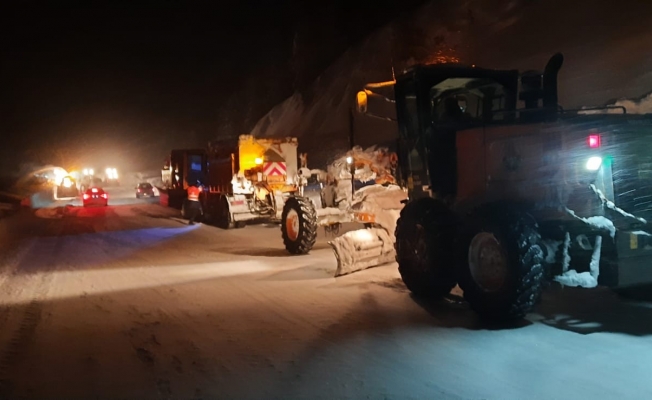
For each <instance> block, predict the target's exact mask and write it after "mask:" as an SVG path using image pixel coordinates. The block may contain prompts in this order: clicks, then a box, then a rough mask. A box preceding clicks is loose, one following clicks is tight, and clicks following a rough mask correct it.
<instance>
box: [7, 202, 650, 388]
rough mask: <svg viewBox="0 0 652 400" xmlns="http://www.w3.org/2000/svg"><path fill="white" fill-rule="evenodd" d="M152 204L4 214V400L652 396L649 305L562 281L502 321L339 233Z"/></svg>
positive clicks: (603, 290) (605, 291)
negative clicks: (367, 263)
mask: <svg viewBox="0 0 652 400" xmlns="http://www.w3.org/2000/svg"><path fill="white" fill-rule="evenodd" d="M172 216H176V212H174V211H172V210H168V209H163V208H161V207H160V206H158V205H155V204H133V205H124V206H114V207H109V208H107V209H93V210H78V209H75V210H73V211H72V212H67V213H65V214H64V215H63V216H58V215H53V214H45V215H42V217H46V218H41V217H39V216H36V215H34V214H32V213H29V212H23V213H20V214H17V215H14V216H12V217H9V218H7V219H4V220H0V251H1V255H2V259H1V264H0V265H1V269H0V327H1V328H0V398H3V399H4V398H26V399H45V398H60V399H63V398H65V399H72V398H99V399H105V398H106V399H115V398H128V399H149V398H151V399H169V398H171V399H199V398H204V399H214V398H224V399H240V398H250V399H295V398H301V399H338V398H350V399H360V398H371V399H385V398H390V399H404V398H413V399H448V398H451V399H552V398H554V399H593V398H599V399H619V400H622V399H644V398H652V381H650V380H649V376H652V363H650V361H649V360H650V359H651V358H652V304H649V303H641V302H626V301H624V300H621V299H620V298H618V297H617V296H615V295H613V294H612V293H611V292H609V291H608V290H605V289H595V290H592V291H586V290H585V291H582V290H578V289H568V288H566V289H561V288H559V287H552V288H550V289H549V290H548V292H547V293H546V295H545V299H544V303H543V304H542V305H541V306H540V307H539V310H538V313H536V314H532V315H530V316H529V319H528V320H527V321H523V322H522V323H519V324H516V325H513V326H507V327H496V326H487V325H484V324H483V323H481V322H480V321H478V319H477V318H476V317H475V315H474V314H473V313H472V312H471V311H469V309H468V308H467V306H466V305H465V304H464V303H463V302H461V301H460V300H459V299H458V298H456V297H455V296H452V297H451V298H450V299H448V300H446V301H442V302H436V303H432V304H428V303H419V302H416V301H415V300H414V299H412V297H411V296H410V295H409V294H408V293H407V291H406V290H405V288H404V286H403V285H402V283H401V282H400V280H399V276H398V273H397V271H396V266H395V265H388V266H384V267H380V268H375V269H371V270H366V271H362V272H359V273H356V274H353V275H349V276H344V277H341V278H337V279H335V278H332V272H333V270H334V269H335V267H336V262H335V259H334V257H333V255H332V253H331V250H330V249H329V248H328V246H327V244H326V241H325V238H324V237H323V235H322V237H321V238H320V239H319V242H318V244H317V246H316V249H315V250H314V251H313V252H312V254H311V255H308V256H296V257H291V256H288V255H287V254H286V253H285V251H284V250H283V248H282V244H281V239H280V232H279V229H278V228H277V227H276V226H273V227H267V226H260V225H259V226H248V227H246V228H244V229H238V230H230V231H224V230H220V229H217V228H214V227H211V226H206V225H196V226H192V227H191V226H187V225H184V224H182V223H181V222H179V221H177V220H175V219H171V218H169V217H172Z"/></svg>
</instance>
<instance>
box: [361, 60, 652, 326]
mask: <svg viewBox="0 0 652 400" xmlns="http://www.w3.org/2000/svg"><path fill="white" fill-rule="evenodd" d="M562 62H563V57H562V55H561V54H556V55H555V56H553V57H552V58H551V59H550V61H549V62H548V64H547V65H546V67H545V69H544V71H543V72H527V73H519V72H518V71H514V70H507V71H500V70H489V69H482V68H476V67H464V66H461V65H451V64H443V65H428V66H424V65H418V66H414V67H412V68H410V69H408V70H406V71H404V72H403V73H402V74H400V75H398V76H397V77H396V81H395V82H394V83H393V84H392V85H393V87H394V98H385V99H382V100H383V101H385V100H390V101H393V102H395V106H396V113H397V114H396V118H397V122H398V127H399V146H398V147H399V151H398V158H399V168H400V171H401V178H402V179H403V180H405V181H406V182H408V184H407V186H408V194H409V202H408V203H407V204H406V206H405V207H404V208H403V209H402V210H401V213H400V219H399V220H398V223H397V229H396V234H395V239H396V259H397V261H398V267H399V272H400V274H401V277H402V279H403V282H404V283H405V285H406V286H407V287H408V288H409V289H410V290H411V291H412V292H413V293H414V294H415V295H418V296H435V297H436V296H443V295H445V294H447V293H448V292H449V291H450V290H451V289H452V288H453V287H454V286H455V285H456V284H459V286H460V288H461V289H462V290H463V292H464V297H465V299H466V300H467V301H468V302H469V304H470V306H471V308H472V309H474V310H475V311H476V312H477V313H479V314H480V315H481V316H482V317H485V318H488V319H493V320H506V319H514V318H521V317H523V316H524V315H525V314H526V313H528V312H529V311H530V310H532V309H533V306H534V305H535V304H536V302H537V301H538V299H539V297H540V294H541V292H542V289H543V287H544V284H545V283H546V282H549V281H553V280H554V281H557V282H559V283H561V284H562V285H567V286H580V287H587V288H590V287H595V286H596V285H598V284H601V285H605V286H609V287H612V288H616V289H619V288H627V287H631V286H640V285H649V284H651V283H652V268H650V263H651V262H652V229H651V228H652V227H651V226H650V224H649V222H648V221H650V220H651V219H652V206H651V204H652V189H651V185H650V184H651V183H652V153H650V152H649V149H650V146H652V118H651V116H650V115H626V110H625V109H624V108H620V109H617V108H609V107H605V108H598V109H587V108H584V109H580V110H564V109H563V108H561V107H560V106H559V104H558V96H557V75H558V72H559V70H560V68H561V65H562ZM376 86H378V85H376ZM373 88H374V86H369V87H367V88H365V90H363V91H362V92H360V93H359V94H358V96H357V105H358V110H359V111H360V112H362V113H367V114H368V115H370V116H373V112H372V111H373V110H371V109H372V107H373V102H374V101H377V100H375V99H376V98H377V97H378V96H381V95H380V94H378V93H377V92H375V91H374V90H373ZM589 113H590V114H589ZM619 114H620V115H619Z"/></svg>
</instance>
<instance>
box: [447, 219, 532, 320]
mask: <svg viewBox="0 0 652 400" xmlns="http://www.w3.org/2000/svg"><path fill="white" fill-rule="evenodd" d="M540 240H541V236H540V235H539V232H538V228H537V225H536V223H535V221H534V219H533V218H532V217H530V216H529V215H527V214H525V213H521V212H518V211H515V210H513V209H509V208H507V207H500V208H491V209H486V210H484V212H480V213H476V214H475V215H474V216H472V217H471V218H470V219H469V223H468V224H467V226H466V229H464V230H463V233H462V234H461V235H460V239H459V241H458V243H459V248H458V256H459V262H458V282H459V285H460V288H461V289H462V290H463V291H464V298H465V299H466V301H468V303H469V305H470V306H471V308H472V309H473V310H474V311H475V312H477V313H478V314H479V315H480V316H481V317H482V318H485V319H488V320H493V321H507V320H514V319H520V318H523V317H524V316H525V315H526V314H527V313H528V312H530V311H531V310H532V309H533V308H534V305H535V304H536V302H537V301H538V300H539V298H540V297H541V292H542V290H543V283H544V269H543V265H542V262H543V250H542V249H541V247H540V244H539V242H540Z"/></svg>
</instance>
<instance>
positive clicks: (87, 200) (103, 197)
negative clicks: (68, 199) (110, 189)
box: [82, 187, 109, 207]
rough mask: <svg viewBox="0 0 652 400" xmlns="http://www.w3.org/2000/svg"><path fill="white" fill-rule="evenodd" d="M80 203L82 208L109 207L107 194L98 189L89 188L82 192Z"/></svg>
mask: <svg viewBox="0 0 652 400" xmlns="http://www.w3.org/2000/svg"><path fill="white" fill-rule="evenodd" d="M82 202H83V204H84V207H89V206H102V207H106V206H108V205H109V194H108V193H106V192H105V191H104V189H102V188H99V187H91V188H88V189H87V190H86V192H84V194H83V195H82Z"/></svg>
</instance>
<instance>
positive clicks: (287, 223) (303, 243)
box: [281, 196, 317, 254]
mask: <svg viewBox="0 0 652 400" xmlns="http://www.w3.org/2000/svg"><path fill="white" fill-rule="evenodd" d="M281 233H282V235H283V244H284V245H285V249H286V250H287V251H288V252H289V253H291V254H307V253H308V252H309V251H310V250H311V249H312V247H313V246H314V245H315V241H316V240H317V212H316V211H315V206H314V205H313V204H312V202H311V201H310V200H309V199H307V198H305V197H298V196H294V197H290V198H289V199H288V200H287V201H286V202H285V205H284V206H283V213H282V214H281Z"/></svg>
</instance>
